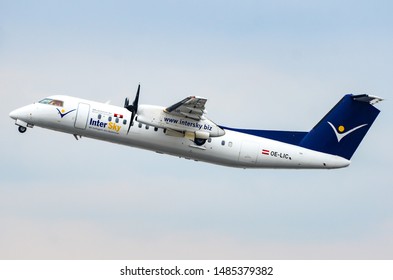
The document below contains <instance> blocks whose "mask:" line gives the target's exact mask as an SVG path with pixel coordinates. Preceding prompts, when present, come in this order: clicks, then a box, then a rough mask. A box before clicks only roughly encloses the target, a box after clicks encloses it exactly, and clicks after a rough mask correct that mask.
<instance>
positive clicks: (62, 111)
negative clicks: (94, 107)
mask: <svg viewBox="0 0 393 280" xmlns="http://www.w3.org/2000/svg"><path fill="white" fill-rule="evenodd" d="M56 110H57V112H59V115H60V117H61V118H64V117H65V116H66V115H67V114H69V113H71V112H74V111H75V110H76V109H73V110H71V111H68V112H66V111H65V110H64V109H61V111H60V110H59V109H58V108H56Z"/></svg>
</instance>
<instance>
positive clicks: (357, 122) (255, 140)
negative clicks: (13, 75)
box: [9, 85, 383, 169]
mask: <svg viewBox="0 0 393 280" xmlns="http://www.w3.org/2000/svg"><path fill="white" fill-rule="evenodd" d="M139 93H140V85H139V86H138V89H137V93H136V96H135V99H134V101H133V103H132V104H130V101H129V99H128V98H126V99H125V103H124V106H123V107H119V106H114V105H110V104H109V102H107V103H99V102H95V101H90V100H85V99H81V98H76V97H71V96H65V95H54V96H49V97H47V98H44V99H42V100H41V101H39V102H37V103H33V104H31V105H27V106H24V107H21V108H19V109H16V110H14V111H12V112H11V113H10V114H9V115H10V117H11V118H12V119H14V120H15V124H16V125H17V126H18V130H19V132H21V133H24V132H26V130H27V128H32V127H34V126H38V127H42V128H46V129H51V130H55V131H59V132H64V133H68V134H72V135H73V136H74V137H75V139H76V140H79V139H81V138H82V137H87V138H93V139H98V140H103V141H108V142H112V143H117V144H122V145H126V146H131V147H136V148H141V149H146V150H151V151H155V152H157V153H160V154H169V155H173V156H177V157H180V158H186V159H192V160H195V161H202V162H207V163H213V164H218V165H223V166H229V167H238V168H244V169H246V168H285V169H334V168H342V167H347V166H348V165H349V164H350V163H351V161H350V159H351V157H352V155H353V154H354V152H355V151H356V149H357V147H358V146H359V144H360V142H361V141H362V140H363V137H364V136H365V135H366V133H367V132H368V130H369V129H370V127H371V125H372V124H373V122H374V120H375V119H376V117H377V116H378V114H379V112H380V111H379V110H378V109H377V108H375V107H374V104H376V103H377V102H380V101H382V100H383V99H382V98H380V97H377V96H372V95H367V94H360V95H353V94H347V95H345V96H344V97H343V98H342V99H341V100H340V101H339V102H338V103H337V104H336V105H335V106H334V107H333V109H331V110H330V111H329V112H328V113H327V114H326V115H325V116H324V117H323V118H322V120H320V121H319V122H318V123H317V124H316V125H315V126H314V128H312V129H311V130H310V131H308V132H303V131H278V130H256V129H241V128H231V127H226V126H222V125H217V124H216V123H214V122H213V121H211V120H210V119H209V118H208V117H207V112H206V109H205V105H206V102H207V99H206V98H203V97H199V96H189V97H186V98H185V99H183V100H181V101H179V102H177V103H175V104H173V105H171V106H169V107H163V106H155V105H143V104H141V105H139Z"/></svg>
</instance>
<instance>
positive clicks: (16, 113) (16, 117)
mask: <svg viewBox="0 0 393 280" xmlns="http://www.w3.org/2000/svg"><path fill="white" fill-rule="evenodd" d="M19 115H20V112H19V109H16V110H13V111H12V112H11V113H10V118H11V119H14V120H16V119H18V116H19Z"/></svg>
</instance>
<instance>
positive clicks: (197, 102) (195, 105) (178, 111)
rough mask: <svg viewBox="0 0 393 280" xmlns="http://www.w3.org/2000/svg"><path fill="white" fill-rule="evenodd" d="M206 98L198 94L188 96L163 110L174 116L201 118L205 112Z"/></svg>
mask: <svg viewBox="0 0 393 280" xmlns="http://www.w3.org/2000/svg"><path fill="white" fill-rule="evenodd" d="M206 101H207V99H206V98H203V97H199V96H189V97H187V98H185V99H183V100H182V101H180V102H177V103H175V104H173V105H172V106H169V107H167V108H166V109H165V110H164V111H165V112H166V113H170V114H172V115H176V116H184V117H187V118H190V119H194V120H197V121H199V120H201V119H202V116H203V115H204V114H205V104H206Z"/></svg>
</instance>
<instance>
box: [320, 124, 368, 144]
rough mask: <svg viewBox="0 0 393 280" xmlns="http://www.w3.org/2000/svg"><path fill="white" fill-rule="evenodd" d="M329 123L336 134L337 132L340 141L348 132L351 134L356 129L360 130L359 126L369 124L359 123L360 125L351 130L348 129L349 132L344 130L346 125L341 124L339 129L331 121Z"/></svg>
mask: <svg viewBox="0 0 393 280" xmlns="http://www.w3.org/2000/svg"><path fill="white" fill-rule="evenodd" d="M327 123H328V124H330V126H331V127H332V128H333V131H334V134H336V137H337V141H338V142H340V141H341V140H342V139H343V138H344V137H345V136H347V135H348V134H350V133H352V132H354V131H355V130H358V129H359V128H362V127H363V126H366V125H367V124H366V123H365V124H362V125H359V126H357V127H355V128H352V129H351V130H348V131H347V132H344V130H345V128H344V126H342V125H340V126H339V127H338V130H339V131H337V130H336V128H335V127H334V125H333V124H332V123H331V122H327Z"/></svg>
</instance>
